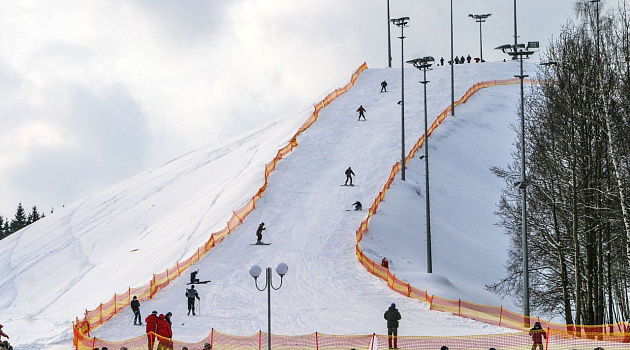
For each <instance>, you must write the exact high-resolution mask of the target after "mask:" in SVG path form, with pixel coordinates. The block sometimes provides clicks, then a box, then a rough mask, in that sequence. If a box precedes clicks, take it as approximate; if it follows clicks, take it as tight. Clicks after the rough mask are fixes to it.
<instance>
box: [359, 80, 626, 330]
mask: <svg viewBox="0 0 630 350" xmlns="http://www.w3.org/2000/svg"><path fill="white" fill-rule="evenodd" d="M517 82H519V79H517V78H512V79H505V80H491V81H485V82H481V83H477V84H475V85H473V86H472V87H471V88H470V89H468V91H466V93H465V94H464V96H462V98H461V99H459V100H457V101H456V102H455V106H457V105H460V104H462V103H466V101H468V99H469V98H470V97H472V96H473V95H474V94H475V93H476V92H477V91H479V90H481V89H484V88H487V87H490V86H497V85H510V84H516V83H517ZM527 82H528V83H532V82H533V83H535V81H533V80H529V79H527ZM450 111H451V106H449V107H448V108H446V109H445V110H444V111H443V112H442V113H441V114H440V115H439V116H438V117H437V118H436V119H435V121H434V122H433V124H431V126H430V127H429V128H427V134H428V135H429V136H431V134H432V133H433V131H434V130H435V129H436V128H437V127H438V126H439V125H440V124H441V123H442V122H443V121H444V119H446V117H447V116H448V113H449V112H450ZM423 144H424V135H422V136H421V137H420V139H419V140H418V142H416V144H415V145H414V146H413V147H412V149H411V151H410V152H409V155H408V156H407V157H406V158H405V162H406V163H408V162H409V161H410V160H411V158H413V156H414V155H415V153H416V151H417V150H418V149H420V147H422V145H423ZM400 168H401V163H400V162H397V163H396V164H395V165H394V166H393V167H392V171H391V173H390V175H389V178H388V179H387V181H386V182H385V185H384V186H383V189H382V190H381V191H380V192H379V194H378V196H377V197H376V199H374V203H373V204H372V206H371V207H370V209H369V210H368V216H367V218H366V219H365V220H364V221H363V222H361V225H360V226H359V229H358V230H357V231H356V238H357V245H356V254H357V256H358V258H359V261H360V262H361V264H362V265H363V266H364V267H365V268H366V269H367V270H368V271H369V272H370V273H372V274H373V275H375V276H376V277H378V278H380V279H383V280H385V281H387V285H388V286H389V288H391V289H393V290H394V291H396V292H398V293H400V294H402V295H405V296H407V297H410V298H414V299H419V300H421V301H425V302H428V303H429V304H430V307H431V310H438V311H445V312H450V313H452V314H454V315H457V316H461V317H466V318H471V319H474V320H477V321H481V322H485V323H489V324H493V325H497V326H502V327H507V328H512V329H517V330H523V329H527V328H529V327H530V325H531V323H532V322H541V323H542V324H543V326H544V327H545V328H550V329H552V330H554V331H561V332H568V333H569V334H571V335H573V336H575V337H579V336H592V335H594V334H596V335H597V337H604V338H610V339H614V340H612V341H618V339H624V340H625V339H626V337H621V338H620V337H619V334H624V335H625V333H626V332H627V331H628V330H627V329H626V324H625V322H621V323H617V324H610V325H595V326H588V325H565V324H557V323H551V322H548V321H543V320H541V319H540V318H539V317H529V316H524V315H521V314H518V313H515V312H512V311H509V310H507V309H504V308H503V307H502V306H490V305H480V304H475V303H471V302H467V301H463V300H461V299H459V300H450V299H445V298H441V297H439V296H436V295H429V293H428V292H427V291H425V290H421V289H418V288H416V287H413V286H411V285H410V284H409V283H407V282H405V281H403V280H401V279H399V278H398V277H396V275H394V274H393V273H391V271H389V269H388V268H385V267H382V266H381V265H380V264H378V263H376V262H375V261H374V260H372V259H370V258H369V257H368V256H367V255H365V254H364V253H363V251H362V250H361V248H360V247H359V243H360V242H361V240H362V239H363V235H364V234H365V233H366V232H367V231H368V226H369V222H370V219H371V218H372V216H373V215H374V214H375V213H376V210H377V209H378V206H379V204H380V203H381V202H382V201H383V199H384V198H385V193H386V192H387V190H388V189H389V188H390V186H391V184H392V182H393V181H394V179H395V177H396V174H398V172H399V171H400Z"/></svg>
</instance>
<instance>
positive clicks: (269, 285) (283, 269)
mask: <svg viewBox="0 0 630 350" xmlns="http://www.w3.org/2000/svg"><path fill="white" fill-rule="evenodd" d="M288 271H289V267H288V266H287V264H285V263H279V264H278V265H277V266H276V273H277V274H278V275H280V285H279V286H278V287H274V286H273V281H272V279H271V277H272V273H271V267H267V269H266V280H265V286H264V287H263V288H260V287H258V277H259V276H260V273H261V272H262V268H261V267H260V266H258V265H254V266H252V267H250V268H249V275H250V276H252V277H254V283H255V284H256V289H258V290H259V291H261V292H262V291H264V290H265V289H266V290H267V350H271V289H274V290H278V289H280V287H282V278H283V277H284V275H286V274H287V272H288Z"/></svg>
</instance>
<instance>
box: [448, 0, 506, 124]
mask: <svg viewBox="0 0 630 350" xmlns="http://www.w3.org/2000/svg"><path fill="white" fill-rule="evenodd" d="M514 1H516V0H514ZM451 115H455V61H454V60H453V0H451Z"/></svg>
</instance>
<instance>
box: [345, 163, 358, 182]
mask: <svg viewBox="0 0 630 350" xmlns="http://www.w3.org/2000/svg"><path fill="white" fill-rule="evenodd" d="M352 176H356V175H354V171H352V168H351V167H348V169H346V182H345V183H344V185H345V186H347V185H348V180H350V186H352Z"/></svg>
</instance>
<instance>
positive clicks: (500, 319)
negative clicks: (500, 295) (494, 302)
mask: <svg viewBox="0 0 630 350" xmlns="http://www.w3.org/2000/svg"><path fill="white" fill-rule="evenodd" d="M502 320H503V305H501V312H500V313H499V326H500V325H501V321H502Z"/></svg>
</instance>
